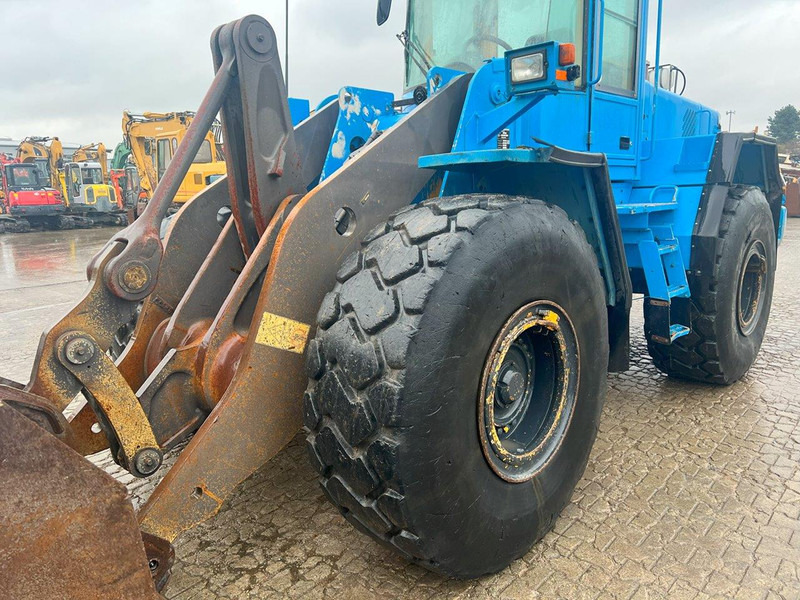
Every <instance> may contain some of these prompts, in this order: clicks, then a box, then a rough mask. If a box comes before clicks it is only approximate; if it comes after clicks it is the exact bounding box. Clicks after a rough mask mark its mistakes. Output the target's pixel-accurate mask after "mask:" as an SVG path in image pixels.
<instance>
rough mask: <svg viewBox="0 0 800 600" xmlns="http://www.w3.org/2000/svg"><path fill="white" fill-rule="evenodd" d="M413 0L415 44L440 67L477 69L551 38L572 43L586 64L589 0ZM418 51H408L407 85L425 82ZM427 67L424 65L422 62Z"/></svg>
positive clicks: (410, 28)
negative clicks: (510, 53) (585, 25)
mask: <svg viewBox="0 0 800 600" xmlns="http://www.w3.org/2000/svg"><path fill="white" fill-rule="evenodd" d="M454 4H455V3H454V2H452V0H409V4H408V34H409V38H410V43H411V45H412V46H413V47H414V48H418V49H419V51H420V53H422V54H424V55H425V57H426V60H428V61H429V62H431V63H433V64H434V65H438V66H440V67H447V68H451V69H456V70H460V71H475V70H477V69H479V68H480V67H481V66H482V65H483V63H484V61H486V60H487V59H490V58H497V57H500V56H503V54H504V53H505V52H506V51H507V50H512V49H515V48H524V47H526V46H532V45H534V44H540V43H543V42H548V41H556V42H562V43H573V44H575V46H576V49H577V53H578V62H579V63H581V64H582V59H583V38H584V31H583V29H584V12H585V8H584V0H462V1H460V2H458V8H457V9H455V10H454ZM418 62H420V63H424V61H422V60H420V56H419V55H418V54H417V53H412V52H407V53H406V88H411V87H414V86H416V85H419V84H421V83H424V81H425V73H424V72H423V70H422V68H421V67H420V65H419V64H417V63H418ZM423 66H424V65H423Z"/></svg>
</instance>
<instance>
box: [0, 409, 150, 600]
mask: <svg viewBox="0 0 800 600" xmlns="http://www.w3.org/2000/svg"><path fill="white" fill-rule="evenodd" d="M0 456H1V457H2V460H0V480H2V482H3V493H2V494H0V590H2V596H3V598H25V599H26V600H52V599H53V598H59V600H108V599H109V598H130V599H135V600H159V599H160V598H161V596H160V595H159V594H158V593H157V592H156V589H155V586H154V584H153V580H152V578H151V575H150V569H149V568H148V558H147V555H146V554H145V549H144V545H143V542H142V537H141V535H140V533H139V530H138V528H137V526H136V518H135V516H134V512H133V506H132V505H131V503H130V501H129V500H128V497H127V490H126V489H125V486H123V485H122V484H121V483H119V482H117V481H115V480H114V478H112V477H111V476H110V475H107V474H106V473H104V472H103V471H102V470H100V469H98V468H97V467H95V466H94V465H92V464H91V463H90V462H89V461H87V460H86V459H85V458H83V457H82V456H80V455H79V454H77V453H76V452H74V451H73V450H71V449H70V448H69V447H67V446H66V445H65V444H63V443H62V442H60V441H59V440H58V439H57V438H56V437H55V436H53V435H51V434H50V433H48V432H47V431H45V430H44V429H42V428H40V427H39V426H38V425H36V424H34V423H33V422H31V421H30V420H28V419H27V418H25V417H24V416H22V415H21V414H19V413H17V412H16V411H15V410H13V409H12V408H11V407H10V406H8V405H6V404H5V403H4V402H2V401H0ZM161 547H163V542H162V543H161Z"/></svg>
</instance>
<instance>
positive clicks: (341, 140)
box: [331, 131, 347, 159]
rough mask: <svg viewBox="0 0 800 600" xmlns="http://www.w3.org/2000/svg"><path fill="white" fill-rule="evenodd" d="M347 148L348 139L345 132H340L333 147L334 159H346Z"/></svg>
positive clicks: (332, 154)
mask: <svg viewBox="0 0 800 600" xmlns="http://www.w3.org/2000/svg"><path fill="white" fill-rule="evenodd" d="M346 146H347V138H345V136H344V132H343V131H340V132H339V133H338V134H337V135H336V142H335V143H334V144H333V146H332V147H331V156H333V158H340V159H341V158H344V151H345V147H346Z"/></svg>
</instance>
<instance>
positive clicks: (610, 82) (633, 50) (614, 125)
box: [589, 0, 643, 181]
mask: <svg viewBox="0 0 800 600" xmlns="http://www.w3.org/2000/svg"><path fill="white" fill-rule="evenodd" d="M641 23H642V2H641V0H605V15H604V26H603V39H602V40H601V41H600V43H601V44H602V48H603V59H602V77H601V79H600V81H599V82H598V84H597V85H595V86H594V87H593V89H592V98H591V126H590V128H589V129H590V134H589V139H590V143H589V148H590V150H591V151H592V152H602V153H604V154H605V155H606V156H607V157H608V163H609V169H610V171H611V178H612V180H616V181H621V180H630V179H635V178H636V173H637V169H636V165H637V160H636V156H637V154H638V150H639V148H638V146H639V142H640V132H641V129H642V127H641V109H640V97H639V96H640V82H639V77H640V75H639V74H640V71H641V69H640V68H639V67H640V60H641V59H640V54H641V52H640V49H641V47H642V44H643V40H642V35H641V29H642V28H641V26H640V25H641Z"/></svg>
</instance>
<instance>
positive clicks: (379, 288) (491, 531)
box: [304, 196, 608, 578]
mask: <svg viewBox="0 0 800 600" xmlns="http://www.w3.org/2000/svg"><path fill="white" fill-rule="evenodd" d="M337 277H338V281H339V283H338V284H337V285H336V287H335V288H334V290H333V291H332V292H331V293H330V294H328V295H327V296H326V298H325V300H324V302H323V304H322V307H321V309H320V312H319V316H318V323H319V327H318V331H317V335H316V337H315V339H314V340H312V342H311V343H310V345H309V349H308V354H307V359H308V363H307V364H308V372H309V376H310V383H309V387H308V391H307V393H306V395H305V398H304V419H305V425H306V428H307V431H308V448H309V453H310V456H311V460H312V462H313V463H314V465H315V467H316V468H317V469H318V471H319V474H320V483H321V485H322V488H323V490H324V491H325V493H326V495H327V496H328V498H329V499H330V500H331V502H333V504H334V505H336V506H337V507H338V508H339V510H340V511H341V512H342V513H343V515H344V516H345V517H346V518H347V519H348V520H349V521H350V522H351V523H352V524H353V525H354V526H355V527H356V528H357V529H359V530H361V531H363V532H365V533H367V534H369V535H370V536H372V537H373V538H375V539H377V540H378V541H380V542H382V543H384V544H387V545H389V546H391V547H392V548H394V549H395V550H398V551H400V552H401V553H402V554H403V555H405V556H406V557H408V558H409V559H411V560H414V561H415V562H418V563H420V564H422V565H423V566H426V567H428V568H430V569H433V570H435V571H438V572H441V573H444V574H446V575H450V576H456V577H463V578H470V577H478V576H481V575H484V574H487V573H492V572H496V571H498V570H500V569H502V568H504V567H506V566H507V565H508V564H509V563H511V562H512V561H513V560H514V559H516V558H518V557H520V556H521V555H523V554H524V553H526V552H527V551H528V550H529V549H530V547H531V546H532V545H533V544H534V543H535V542H536V541H538V540H539V539H540V538H542V537H543V536H544V535H545V533H547V532H548V531H549V530H550V528H551V527H552V526H553V524H554V521H555V519H556V517H557V516H558V514H559V513H560V512H561V510H562V509H563V508H564V506H565V505H566V504H567V503H568V502H569V499H570V497H571V495H572V492H573V490H574V487H575V485H576V484H577V482H578V480H579V479H580V477H581V476H582V474H583V471H584V469H585V467H586V463H587V460H588V457H589V452H590V450H591V447H592V444H593V442H594V439H595V435H596V432H597V426H598V421H599V418H600V412H601V409H602V405H603V400H604V397H605V389H606V373H607V366H608V324H607V311H606V306H605V301H604V298H605V293H604V289H605V288H604V285H603V282H602V278H601V276H600V273H599V269H598V266H597V259H596V256H595V254H594V252H593V250H592V248H591V247H590V246H589V244H588V243H587V241H586V238H585V236H584V234H583V231H582V230H581V229H580V228H579V227H578V226H577V225H575V224H573V223H572V222H570V220H569V219H568V217H567V215H566V214H565V213H564V212H563V211H562V210H561V209H559V208H556V207H553V206H548V205H546V204H544V203H542V202H539V201H533V200H526V199H520V198H508V197H504V196H461V197H454V198H445V199H441V200H436V201H430V202H426V203H424V204H422V205H419V206H416V207H409V208H407V209H405V210H403V211H401V212H400V213H399V214H397V215H396V216H395V217H393V218H392V219H390V220H389V221H388V223H386V224H385V225H384V226H381V227H379V228H378V229H376V230H375V231H373V232H372V233H371V234H370V235H369V236H368V237H367V239H366V240H365V242H364V245H363V248H362V250H361V251H359V252H357V253H355V254H353V255H352V256H350V257H349V258H348V259H347V260H346V261H345V262H344V264H343V265H342V267H341V269H340V271H339V273H338V276H337Z"/></svg>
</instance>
